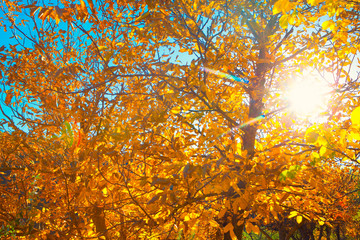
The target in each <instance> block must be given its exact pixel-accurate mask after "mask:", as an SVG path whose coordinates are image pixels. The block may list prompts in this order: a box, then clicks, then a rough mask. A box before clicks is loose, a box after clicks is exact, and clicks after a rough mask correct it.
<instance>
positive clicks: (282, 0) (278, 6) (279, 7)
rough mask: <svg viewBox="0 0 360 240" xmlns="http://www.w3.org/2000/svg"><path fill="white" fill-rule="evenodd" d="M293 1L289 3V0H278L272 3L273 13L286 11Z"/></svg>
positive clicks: (290, 7)
mask: <svg viewBox="0 0 360 240" xmlns="http://www.w3.org/2000/svg"><path fill="white" fill-rule="evenodd" d="M294 5H295V4H294V3H291V2H290V1H289V0H279V1H277V2H276V3H275V4H274V7H273V14H274V15H275V14H278V13H280V12H282V13H284V14H285V13H287V12H289V11H290V10H291V9H293V7H294Z"/></svg>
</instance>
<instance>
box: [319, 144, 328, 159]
mask: <svg viewBox="0 0 360 240" xmlns="http://www.w3.org/2000/svg"><path fill="white" fill-rule="evenodd" d="M326 151H327V148H326V147H325V146H322V147H321V148H320V152H319V154H320V156H322V157H323V156H325V155H326Z"/></svg>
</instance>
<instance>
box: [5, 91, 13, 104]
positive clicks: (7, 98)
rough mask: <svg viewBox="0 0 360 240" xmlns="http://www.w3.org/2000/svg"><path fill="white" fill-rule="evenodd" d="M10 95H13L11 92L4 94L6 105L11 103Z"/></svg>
mask: <svg viewBox="0 0 360 240" xmlns="http://www.w3.org/2000/svg"><path fill="white" fill-rule="evenodd" d="M12 97H13V95H12V93H7V94H6V98H5V104H6V105H9V104H10V103H11V99H12Z"/></svg>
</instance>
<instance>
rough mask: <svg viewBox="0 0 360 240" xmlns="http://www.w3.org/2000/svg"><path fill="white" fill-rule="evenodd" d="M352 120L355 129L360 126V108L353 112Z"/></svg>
mask: <svg viewBox="0 0 360 240" xmlns="http://www.w3.org/2000/svg"><path fill="white" fill-rule="evenodd" d="M350 119H351V122H352V124H353V125H354V126H355V127H358V126H360V107H357V108H355V109H354V110H353V111H352V112H351V115H350Z"/></svg>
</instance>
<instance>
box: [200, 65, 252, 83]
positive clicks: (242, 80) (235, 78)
mask: <svg viewBox="0 0 360 240" xmlns="http://www.w3.org/2000/svg"><path fill="white" fill-rule="evenodd" d="M200 69H201V70H203V71H205V72H209V73H212V74H215V75H217V76H219V77H222V78H227V79H230V80H234V81H237V82H242V83H246V84H248V83H249V81H248V80H246V79H244V78H239V77H236V76H234V75H230V74H227V73H224V72H220V71H217V70H213V69H210V68H206V67H202V68H200Z"/></svg>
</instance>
